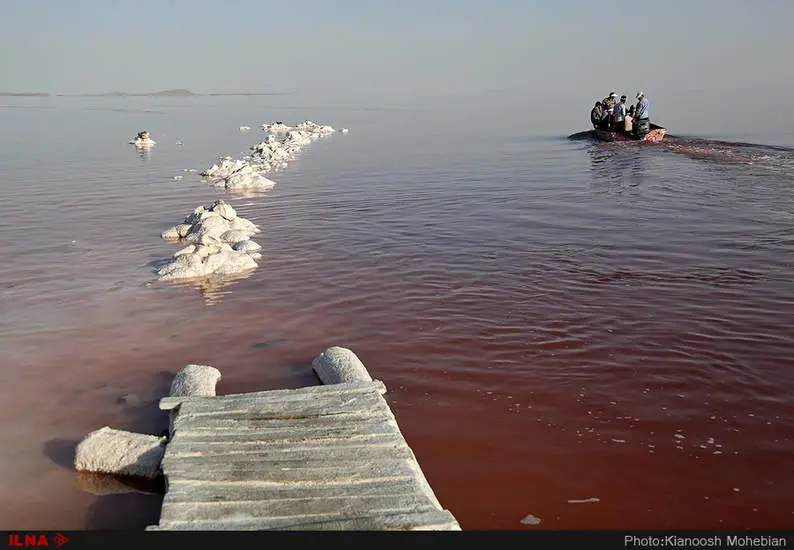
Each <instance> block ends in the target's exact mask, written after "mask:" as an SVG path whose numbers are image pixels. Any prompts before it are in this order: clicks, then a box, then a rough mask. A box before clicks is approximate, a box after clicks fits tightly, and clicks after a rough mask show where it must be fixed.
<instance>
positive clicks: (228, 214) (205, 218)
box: [157, 200, 262, 280]
mask: <svg viewBox="0 0 794 550" xmlns="http://www.w3.org/2000/svg"><path fill="white" fill-rule="evenodd" d="M258 232H259V228H258V227H257V226H256V225H255V224H253V223H251V222H250V221H248V220H246V219H245V218H241V217H239V216H238V215H237V212H235V210H234V208H232V206H231V205H230V204H228V203H227V202H225V201H222V200H217V201H215V203H214V204H213V205H212V206H210V207H209V208H205V207H204V206H199V207H198V208H196V209H195V210H194V211H193V213H191V214H190V215H188V216H187V217H185V219H184V221H183V223H180V224H177V225H175V226H174V227H171V228H169V229H167V230H166V231H163V233H162V234H161V237H162V238H163V239H165V240H167V241H177V242H179V241H181V242H187V243H190V244H189V245H188V246H186V247H184V248H182V249H181V250H179V251H177V252H176V253H174V255H173V256H172V257H171V260H170V261H169V262H168V263H167V264H166V265H164V266H163V267H161V268H160V269H159V270H158V271H157V275H159V276H160V279H161V280H175V279H194V278H198V277H206V276H208V275H224V276H227V275H235V274H238V273H242V272H245V271H248V270H252V269H255V268H256V267H258V264H257V263H256V261H255V260H257V259H259V258H261V257H262V255H261V254H260V253H259V250H260V249H261V247H260V246H259V245H258V244H257V243H254V242H252V241H250V237H251V236H252V235H255V234H256V233H258Z"/></svg>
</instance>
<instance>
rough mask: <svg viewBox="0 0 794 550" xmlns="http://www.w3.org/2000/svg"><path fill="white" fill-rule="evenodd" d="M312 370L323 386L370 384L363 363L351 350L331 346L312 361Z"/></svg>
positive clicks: (370, 378)
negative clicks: (350, 383)
mask: <svg viewBox="0 0 794 550" xmlns="http://www.w3.org/2000/svg"><path fill="white" fill-rule="evenodd" d="M312 369H314V372H316V373H317V376H318V377H319V378H320V381H321V382H322V383H323V384H340V383H342V382H371V381H372V377H371V376H370V374H369V372H367V368H366V367H365V366H364V363H362V362H361V360H360V359H359V358H358V357H357V356H356V354H355V353H353V352H352V351H351V350H349V349H347V348H343V347H339V346H333V347H330V348H328V349H327V350H325V351H324V352H322V353H321V354H319V355H318V356H317V357H315V358H314V360H313V361H312Z"/></svg>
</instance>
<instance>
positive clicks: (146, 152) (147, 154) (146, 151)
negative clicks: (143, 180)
mask: <svg viewBox="0 0 794 550" xmlns="http://www.w3.org/2000/svg"><path fill="white" fill-rule="evenodd" d="M135 149H136V151H137V152H138V157H139V158H140V159H141V160H142V161H144V162H145V161H148V160H149V159H150V158H152V148H151V147H135Z"/></svg>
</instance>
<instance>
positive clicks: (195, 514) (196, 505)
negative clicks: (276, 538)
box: [160, 493, 433, 521]
mask: <svg viewBox="0 0 794 550" xmlns="http://www.w3.org/2000/svg"><path fill="white" fill-rule="evenodd" d="M432 507H433V506H432V504H431V503H430V501H429V500H428V499H427V497H425V496H424V495H422V494H411V493H408V494H401V495H399V494H398V495H385V496H366V497H354V498H349V497H343V498H335V497H329V498H296V499H281V500H278V501H273V500H248V501H226V502H166V501H164V502H163V509H162V512H161V514H160V520H161V521H208V520H216V521H217V520H232V521H234V520H238V521H239V520H245V519H253V518H261V517H267V518H278V517H285V516H286V517H290V516H297V515H304V516H317V515H327V514H336V515H340V516H355V515H369V514H372V513H373V512H385V513H389V512H394V511H398V510H416V509H424V510H426V509H430V508H432Z"/></svg>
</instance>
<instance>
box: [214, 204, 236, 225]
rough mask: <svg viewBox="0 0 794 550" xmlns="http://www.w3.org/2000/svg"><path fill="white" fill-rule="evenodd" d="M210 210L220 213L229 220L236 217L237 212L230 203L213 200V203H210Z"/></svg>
mask: <svg viewBox="0 0 794 550" xmlns="http://www.w3.org/2000/svg"><path fill="white" fill-rule="evenodd" d="M210 210H212V211H213V212H217V213H218V214H220V215H221V217H223V218H224V219H227V220H229V221H232V220H233V219H235V218H236V217H237V212H235V210H234V208H232V205H231V204H229V203H228V202H225V201H221V200H219V201H215V204H213V205H212V208H211V209H210Z"/></svg>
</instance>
